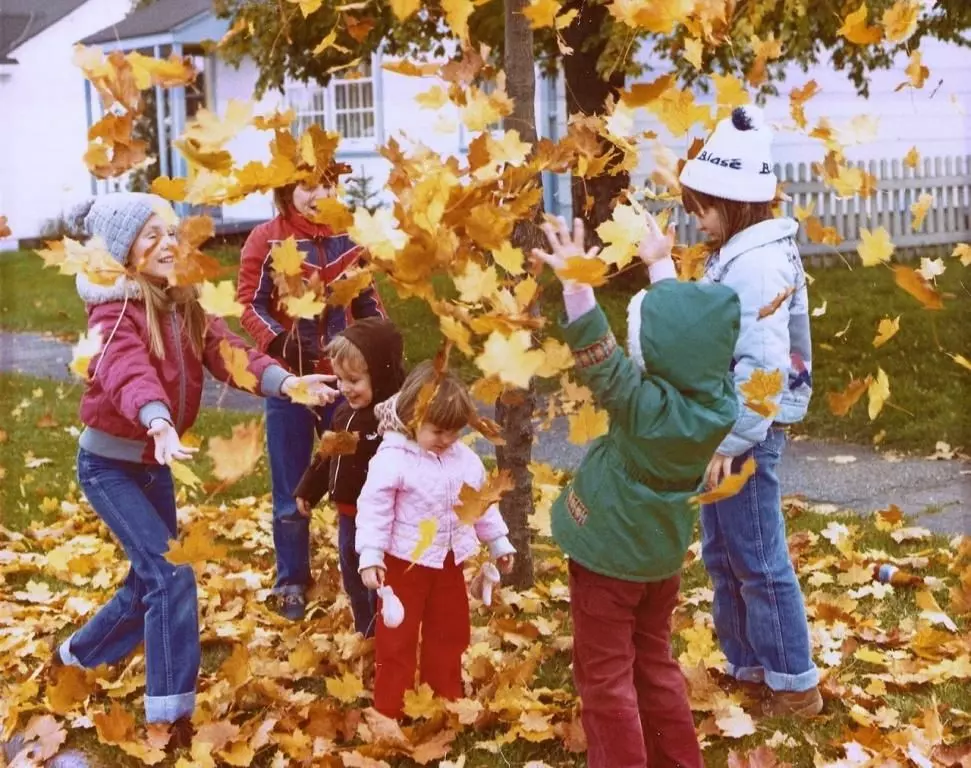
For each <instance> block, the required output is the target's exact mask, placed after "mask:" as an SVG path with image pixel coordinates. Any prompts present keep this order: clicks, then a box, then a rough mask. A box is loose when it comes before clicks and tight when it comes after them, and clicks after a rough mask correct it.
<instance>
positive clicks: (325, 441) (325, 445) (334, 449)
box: [317, 430, 361, 458]
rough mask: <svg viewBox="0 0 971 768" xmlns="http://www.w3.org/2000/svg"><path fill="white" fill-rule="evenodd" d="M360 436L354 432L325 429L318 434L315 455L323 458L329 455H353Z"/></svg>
mask: <svg viewBox="0 0 971 768" xmlns="http://www.w3.org/2000/svg"><path fill="white" fill-rule="evenodd" d="M360 438H361V436H360V435H359V434H358V433H356V432H332V431H331V430H327V431H326V432H324V434H322V435H321V436H320V442H319V443H318V444H317V455H318V456H321V457H323V458H328V457H330V456H353V455H354V454H355V453H357V444H358V441H359V440H360Z"/></svg>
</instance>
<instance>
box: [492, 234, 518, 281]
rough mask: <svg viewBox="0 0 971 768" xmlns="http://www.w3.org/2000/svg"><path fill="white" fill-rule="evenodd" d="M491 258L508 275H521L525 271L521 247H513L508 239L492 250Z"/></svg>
mask: <svg viewBox="0 0 971 768" xmlns="http://www.w3.org/2000/svg"><path fill="white" fill-rule="evenodd" d="M492 258H493V260H494V261H495V262H496V264H498V265H499V266H500V267H502V268H503V269H504V270H506V272H508V273H509V274H510V275H521V274H523V272H524V271H525V270H524V269H523V263H524V262H525V260H526V256H525V254H523V251H522V249H521V248H515V247H513V245H512V243H510V242H509V241H508V240H507V241H505V242H504V243H503V244H502V245H500V246H499V247H498V248H496V249H495V250H493V252H492Z"/></svg>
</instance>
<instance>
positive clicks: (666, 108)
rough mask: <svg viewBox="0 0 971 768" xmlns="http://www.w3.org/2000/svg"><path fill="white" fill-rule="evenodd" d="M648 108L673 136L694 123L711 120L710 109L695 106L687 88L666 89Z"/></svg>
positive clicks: (691, 94)
mask: <svg viewBox="0 0 971 768" xmlns="http://www.w3.org/2000/svg"><path fill="white" fill-rule="evenodd" d="M648 108H649V109H650V110H651V111H652V112H654V114H656V115H657V117H658V119H659V120H660V121H661V122H662V123H664V127H665V128H667V129H668V130H669V131H670V132H671V133H672V134H673V135H675V136H681V135H683V134H685V133H687V132H688V131H689V130H690V129H691V126H693V125H694V124H695V123H697V122H707V121H708V120H709V119H710V118H711V108H710V107H706V106H703V105H699V104H695V97H694V94H693V93H692V92H691V90H690V89H688V88H683V89H682V88H679V87H671V88H668V89H667V90H666V91H665V92H664V93H663V94H661V96H659V97H658V98H656V99H654V100H653V101H651V102H650V104H649V105H648Z"/></svg>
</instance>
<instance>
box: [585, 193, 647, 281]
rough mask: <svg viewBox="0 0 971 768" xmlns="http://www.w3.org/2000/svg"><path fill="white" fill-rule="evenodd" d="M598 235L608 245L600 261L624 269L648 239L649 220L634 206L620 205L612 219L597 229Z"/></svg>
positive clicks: (601, 253) (615, 208)
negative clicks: (641, 244)
mask: <svg viewBox="0 0 971 768" xmlns="http://www.w3.org/2000/svg"><path fill="white" fill-rule="evenodd" d="M597 235H598V236H599V237H600V239H601V240H602V241H603V242H604V243H606V244H607V245H606V247H605V248H604V249H603V250H602V251H601V252H600V254H599V256H600V259H601V260H602V261H604V262H606V263H607V264H612V265H615V266H617V267H618V268H621V269H622V268H624V267H626V266H627V265H628V264H629V263H630V262H631V261H632V260H633V258H634V256H635V255H636V254H637V247H638V245H640V243H641V241H642V240H643V239H645V238H646V237H647V235H648V225H647V219H646V218H645V217H644V214H643V213H642V212H641V211H640V210H639V209H637V208H635V207H634V206H632V205H627V204H624V203H620V204H618V205H616V206H614V210H613V211H612V212H611V215H610V218H609V219H608V220H607V221H605V222H603V223H602V224H601V225H600V226H598V227H597Z"/></svg>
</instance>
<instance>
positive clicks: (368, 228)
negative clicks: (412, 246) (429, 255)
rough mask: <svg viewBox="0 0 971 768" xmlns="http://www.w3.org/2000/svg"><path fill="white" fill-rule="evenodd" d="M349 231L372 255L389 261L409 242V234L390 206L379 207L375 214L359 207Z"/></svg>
mask: <svg viewBox="0 0 971 768" xmlns="http://www.w3.org/2000/svg"><path fill="white" fill-rule="evenodd" d="M347 233H348V234H349V235H350V236H351V239H352V240H353V241H354V242H355V243H357V244H358V245H360V246H362V247H364V248H366V249H367V250H368V251H369V252H370V253H371V255H372V256H375V257H376V258H379V259H387V260H388V261H391V260H393V259H394V257H395V253H396V252H397V251H400V250H401V249H402V248H404V247H405V245H407V244H408V235H407V234H405V233H404V232H402V231H401V230H400V229H399V227H398V220H397V219H396V218H395V216H394V212H393V211H391V210H390V209H388V208H378V209H377V210H376V211H375V212H374V213H373V214H372V213H369V212H368V211H367V210H366V209H365V208H363V207H361V208H358V209H357V210H356V211H354V223H353V224H352V225H351V226H350V227H349V228H348V232H347Z"/></svg>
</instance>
